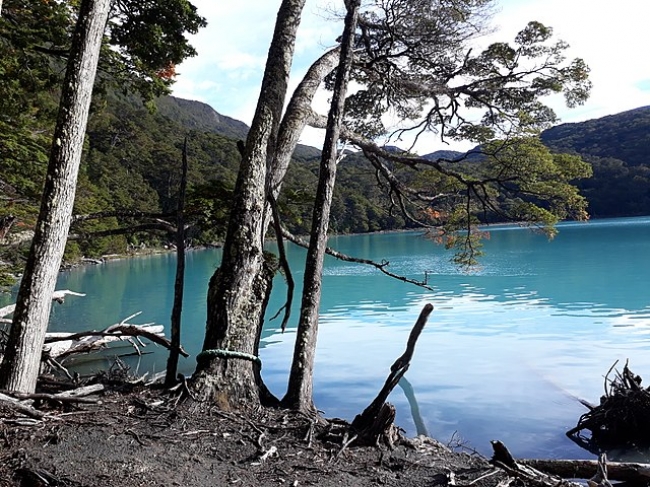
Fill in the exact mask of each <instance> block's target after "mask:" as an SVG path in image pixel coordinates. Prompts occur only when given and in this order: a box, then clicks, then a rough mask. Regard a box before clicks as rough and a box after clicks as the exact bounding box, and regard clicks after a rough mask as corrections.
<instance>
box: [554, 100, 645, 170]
mask: <svg viewBox="0 0 650 487" xmlns="http://www.w3.org/2000/svg"><path fill="white" fill-rule="evenodd" d="M542 140H543V141H544V143H545V144H546V145H547V146H548V147H550V148H552V149H554V150H556V151H572V152H577V153H579V154H585V155H590V156H596V157H602V158H607V157H611V158H615V159H619V160H621V161H623V162H625V163H626V164H628V165H630V166H639V165H646V166H647V165H650V106H646V107H641V108H636V109H634V110H629V111H626V112H622V113H617V114H615V115H609V116H607V117H602V118H597V119H593V120H588V121H586V122H580V123H565V124H562V125H558V126H556V127H553V128H550V129H548V130H545V131H544V132H543V133H542Z"/></svg>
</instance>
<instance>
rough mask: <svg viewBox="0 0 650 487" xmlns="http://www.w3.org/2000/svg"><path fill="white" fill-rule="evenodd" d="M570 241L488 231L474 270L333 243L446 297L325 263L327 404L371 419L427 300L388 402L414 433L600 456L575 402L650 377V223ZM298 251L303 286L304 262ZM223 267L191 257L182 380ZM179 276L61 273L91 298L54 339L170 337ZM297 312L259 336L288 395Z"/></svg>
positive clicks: (132, 264)
mask: <svg viewBox="0 0 650 487" xmlns="http://www.w3.org/2000/svg"><path fill="white" fill-rule="evenodd" d="M559 230H560V233H559V235H558V236H557V237H556V238H555V239H554V240H553V241H551V242H549V241H548V240H547V239H546V238H545V237H544V236H542V235H540V234H536V233H533V232H531V231H529V230H526V229H521V228H517V227H512V226H495V227H490V228H489V233H490V238H489V240H486V241H485V247H484V250H485V256H484V257H482V259H481V265H480V267H479V268H477V269H475V270H473V271H472V272H470V273H467V272H464V271H463V270H462V269H458V268H456V267H454V265H453V264H451V263H450V257H451V254H450V253H449V252H447V251H445V250H444V248H442V247H440V246H437V245H436V244H434V243H433V242H431V241H430V240H427V239H426V238H424V237H423V236H422V235H421V234H420V233H417V232H415V233H392V234H379V235H360V236H340V237H332V238H331V239H330V246H332V247H334V248H336V249H337V250H339V251H341V252H344V253H347V254H350V255H354V256H357V257H363V258H368V259H375V260H378V261H379V260H382V259H386V260H388V261H390V270H392V271H393V272H394V273H397V274H403V275H405V276H408V277H411V278H414V279H422V278H423V276H424V273H425V272H427V273H428V275H429V282H430V284H431V285H432V287H433V288H434V291H433V292H431V291H428V290H425V289H422V288H418V287H416V286H413V285H410V284H407V283H403V282H399V281H396V280H394V279H391V278H389V277H387V276H384V275H383V274H381V273H379V272H378V271H377V270H375V269H373V268H371V267H368V266H363V265H358V264H351V263H347V262H341V261H337V260H335V259H332V258H328V260H327V263H326V268H325V276H324V290H323V301H322V306H321V317H320V334H319V342H318V350H317V354H316V361H317V363H316V370H315V385H314V395H315V402H316V405H317V406H318V408H319V409H321V410H322V411H323V412H324V414H325V415H326V416H328V417H342V418H346V419H352V418H353V417H354V415H355V414H357V413H359V412H360V411H361V410H363V408H364V407H365V406H366V405H367V404H368V403H369V402H370V401H371V400H372V399H373V398H374V396H375V395H376V393H377V391H378V390H379V388H380V387H381V385H382V384H383V381H384V380H385V378H386V375H387V373H388V371H389V368H390V365H391V364H392V363H393V361H394V360H395V358H397V357H398V356H399V355H400V354H401V353H402V352H403V349H404V347H405V343H406V339H407V337H408V334H409V332H410V329H411V327H412V325H413V323H414V322H415V320H416V318H417V316H418V314H419V312H420V310H421V308H422V306H423V305H424V304H425V303H427V302H430V303H432V304H433V305H434V307H435V309H434V312H433V313H432V315H431V317H430V319H429V323H428V324H427V327H426V328H425V330H424V331H423V333H422V336H421V337H420V340H419V341H418V344H417V348H416V351H415V356H414V358H413V361H412V363H411V368H410V369H409V371H408V373H407V375H406V379H408V382H407V383H404V384H403V387H398V388H396V389H395V391H394V392H393V393H392V395H391V397H390V399H389V400H390V402H392V403H393V404H394V405H395V406H396V407H397V411H398V414H397V423H398V424H399V425H400V426H401V427H402V428H404V429H405V430H406V432H407V433H408V434H410V435H415V434H416V433H418V432H423V433H427V434H429V435H431V436H434V437H435V438H437V439H439V440H441V441H443V442H446V441H447V440H449V439H450V438H451V437H452V435H454V433H456V434H457V436H459V437H460V438H461V439H462V440H463V441H464V442H465V443H466V444H467V446H468V447H470V448H474V449H476V450H478V451H479V452H482V453H486V454H487V453H489V452H490V444H489V440H493V439H499V440H501V441H503V442H504V443H505V444H506V445H508V447H509V448H510V450H511V451H512V452H513V454H514V455H515V456H518V457H550V458H591V457H592V456H591V455H590V454H589V453H588V452H586V451H584V450H582V449H580V448H579V447H578V446H576V445H575V444H574V443H573V442H571V441H570V440H569V439H567V438H566V437H565V434H564V432H565V431H566V430H567V429H569V428H571V427H573V426H574V425H575V424H576V422H577V420H578V418H579V417H580V415H581V414H582V413H584V412H586V410H585V408H584V407H583V406H582V405H581V404H580V403H579V402H578V401H577V400H576V399H575V397H580V398H584V399H586V400H588V401H591V402H598V399H599V397H600V395H602V393H603V382H604V379H603V376H604V375H605V373H606V372H607V371H608V369H609V368H610V366H611V365H612V364H613V363H614V361H616V360H620V361H621V362H620V363H621V367H622V364H623V363H624V362H625V360H627V359H629V360H630V366H631V368H632V370H633V371H634V372H636V373H638V374H640V375H641V376H644V377H646V382H647V381H650V292H649V290H650V286H649V285H648V283H649V281H650V217H645V218H627V219H612V220H598V221H591V222H588V223H565V224H561V225H560V226H559ZM287 250H288V255H289V258H290V262H291V265H292V269H293V273H294V279H295V280H296V282H301V280H302V271H301V270H300V266H301V265H302V264H303V263H304V256H305V252H304V251H303V250H302V249H299V248H296V247H294V246H290V247H289V248H288V249H287ZM219 259H220V252H219V251H218V250H203V251H195V252H190V253H189V254H188V256H187V280H186V294H185V302H184V312H183V344H184V346H185V348H186V349H187V350H188V352H190V353H191V354H192V357H190V358H189V359H186V360H184V361H182V362H181V365H180V367H181V371H182V372H184V373H186V374H191V373H192V371H193V368H194V358H193V356H195V355H196V354H197V353H198V352H199V351H200V347H201V344H202V341H203V333H204V332H203V330H204V325H205V296H206V290H207V283H208V280H209V278H210V276H211V275H212V273H213V271H214V269H215V268H216V266H217V265H218V263H219ZM174 272H175V256H174V255H162V256H154V257H145V258H138V259H130V260H123V261H118V262H111V263H109V264H106V265H99V266H88V267H83V268H80V269H75V270H73V271H70V272H66V273H62V274H61V277H60V279H59V283H58V288H59V289H71V290H74V291H79V292H85V293H87V296H86V297H84V298H75V297H70V298H69V299H68V300H67V301H66V303H65V304H64V305H55V306H54V307H53V312H52V327H51V329H52V330H53V331H77V330H82V329H98V328H103V327H105V326H108V325H110V324H112V323H115V322H118V321H120V320H122V319H123V318H125V317H126V316H129V315H131V314H133V313H135V312H137V311H142V314H141V315H140V316H139V317H138V318H136V319H134V320H132V322H134V323H150V322H155V323H160V324H165V325H167V324H168V323H169V314H170V311H171V305H172V298H173V282H174ZM276 284H277V286H276V290H275V292H274V296H273V297H272V300H271V303H270V305H269V312H270V314H274V313H275V311H277V309H278V308H279V307H281V306H282V303H283V299H284V288H283V287H282V284H283V283H282V279H281V278H278V279H277V280H276ZM2 299H4V300H5V301H6V300H8V298H7V297H5V298H2ZM3 302H4V301H3ZM294 302H295V303H299V302H300V298H299V295H296V297H295V298H294ZM1 304H3V303H0V305H1ZM292 316H293V319H292V323H291V324H290V326H289V329H288V330H287V331H286V332H285V333H284V334H282V333H280V332H279V330H278V327H279V326H280V320H279V319H278V320H276V321H271V322H270V323H267V325H266V327H265V330H264V334H263V339H262V347H263V348H262V350H261V352H260V355H261V358H262V361H263V370H262V373H263V377H264V379H265V381H266V382H267V385H268V386H269V387H270V389H271V390H272V391H273V392H275V393H276V394H277V395H278V396H282V395H283V393H284V391H285V388H286V381H287V375H288V371H289V367H290V360H291V354H292V351H293V339H294V337H295V333H294V330H293V328H292V326H295V322H296V320H297V318H298V308H297V307H295V309H294V310H293V315H292ZM146 350H150V351H154V352H155V353H153V354H151V355H146V356H144V357H142V358H141V359H139V360H138V359H137V358H129V359H128V361H129V364H130V365H131V366H132V367H133V368H134V369H137V370H138V371H140V372H144V371H147V370H155V371H160V370H162V369H163V368H164V367H165V362H166V351H165V350H163V349H160V348H157V347H155V346H149V347H147V349H146ZM120 351H122V352H124V351H125V349H120ZM127 351H128V350H127ZM104 365H105V364H103V363H95V364H91V365H90V367H96V368H99V367H101V366H104ZM407 395H408V396H409V397H410V399H411V401H410V402H409V399H408V398H407Z"/></svg>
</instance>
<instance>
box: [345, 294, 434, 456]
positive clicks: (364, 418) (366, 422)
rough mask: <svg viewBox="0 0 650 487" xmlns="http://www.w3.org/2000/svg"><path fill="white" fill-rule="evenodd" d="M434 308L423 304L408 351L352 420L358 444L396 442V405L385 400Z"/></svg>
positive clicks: (401, 374) (397, 379) (409, 357)
mask: <svg viewBox="0 0 650 487" xmlns="http://www.w3.org/2000/svg"><path fill="white" fill-rule="evenodd" d="M432 311H433V306H432V305H431V304H426V305H425V306H424V308H423V309H422V311H421V312H420V316H419V317H418V319H417V321H416V322H415V325H414V326H413V329H412V330H411V334H410V335H409V338H408V342H407V345H406V350H405V351H404V353H403V354H402V355H401V356H400V357H399V358H398V359H397V360H395V362H394V363H393V365H392V366H391V368H390V374H389V375H388V378H387V379H386V382H385V383H384V387H382V389H381V390H380V391H379V394H377V397H375V399H374V400H373V401H372V402H371V403H370V405H369V406H368V407H367V408H366V409H365V410H364V411H363V412H362V413H361V414H358V415H357V416H356V417H355V418H354V421H352V429H353V430H354V431H355V432H356V434H357V435H358V442H359V443H363V444H377V443H378V442H379V441H380V440H381V439H383V440H384V441H385V442H387V443H388V444H393V443H394V441H395V440H396V438H397V433H396V431H395V427H394V425H393V422H394V420H395V407H394V406H393V405H391V404H388V403H387V402H386V399H388V396H389V394H390V393H391V392H392V390H393V389H394V388H395V386H397V383H398V382H399V381H400V379H401V378H402V376H403V375H404V374H405V373H406V371H407V370H408V368H409V366H410V363H411V358H412V357H413V352H414V351H415V344H416V342H417V340H418V337H419V336H420V333H421V332H422V329H423V328H424V325H426V323H427V319H428V318H429V315H430V314H431V312H432Z"/></svg>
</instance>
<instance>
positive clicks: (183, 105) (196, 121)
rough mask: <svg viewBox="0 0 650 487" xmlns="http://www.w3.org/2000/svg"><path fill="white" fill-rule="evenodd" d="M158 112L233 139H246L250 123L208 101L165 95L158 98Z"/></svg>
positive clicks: (188, 124)
mask: <svg viewBox="0 0 650 487" xmlns="http://www.w3.org/2000/svg"><path fill="white" fill-rule="evenodd" d="M156 106H157V108H158V112H159V113H160V114H161V115H162V116H164V117H167V118H169V119H170V120H172V121H174V122H176V123H178V124H180V125H182V126H184V127H187V128H188V129H191V130H199V131H205V132H214V133H217V134H219V135H223V136H224V137H228V138H231V139H245V138H246V134H248V129H249V127H248V125H246V124H245V123H244V122H240V121H239V120H235V119H234V118H231V117H228V116H226V115H222V114H220V113H219V112H217V111H216V110H215V109H214V108H212V107H211V106H210V105H208V104H207V103H203V102H201V101H196V100H185V99H183V98H177V97H175V96H163V97H161V98H158V99H157V100H156Z"/></svg>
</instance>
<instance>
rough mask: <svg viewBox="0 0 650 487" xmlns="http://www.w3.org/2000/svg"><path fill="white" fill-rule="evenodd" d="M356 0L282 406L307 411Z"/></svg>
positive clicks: (331, 114)
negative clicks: (289, 371) (287, 382)
mask: <svg viewBox="0 0 650 487" xmlns="http://www.w3.org/2000/svg"><path fill="white" fill-rule="evenodd" d="M359 4H360V1H359V0H351V1H350V2H347V9H348V11H347V15H346V17H345V28H344V31H343V39H342V41H341V57H340V60H339V65H338V68H337V72H336V80H335V83H334V92H333V94H332V104H331V109H330V112H329V117H328V122H327V131H326V135H325V144H324V146H323V155H322V159H321V165H320V175H319V179H318V188H317V190H316V200H315V202H314V214H313V218H312V228H311V239H310V241H309V249H308V250H307V259H306V262H305V276H304V284H303V293H302V305H301V309H300V320H299V322H298V331H297V336H296V343H295V348H294V353H293V361H292V363H291V374H290V376H289V387H288V390H287V394H286V396H285V397H284V399H283V400H282V403H283V405H284V406H287V407H290V408H292V409H299V410H302V411H306V412H315V411H316V408H315V406H314V403H313V398H312V391H313V371H314V357H315V354H316V341H317V337H318V309H319V306H320V297H321V288H322V277H323V260H324V258H325V251H326V248H327V230H328V227H329V218H330V208H331V205H332V194H333V192H334V183H335V181H336V163H337V157H338V151H337V147H336V145H337V142H338V139H339V130H340V126H341V123H342V122H343V112H344V105H345V94H346V91H347V85H348V79H349V73H350V66H351V65H352V43H353V40H354V31H355V29H356V25H357V18H358V10H359Z"/></svg>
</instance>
